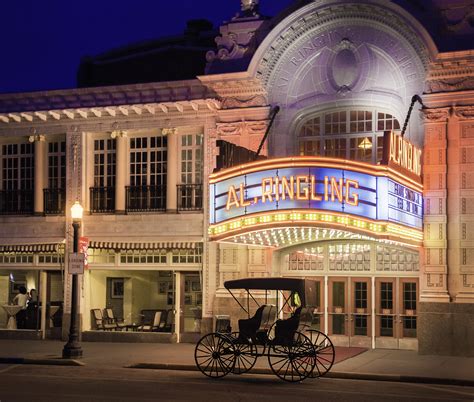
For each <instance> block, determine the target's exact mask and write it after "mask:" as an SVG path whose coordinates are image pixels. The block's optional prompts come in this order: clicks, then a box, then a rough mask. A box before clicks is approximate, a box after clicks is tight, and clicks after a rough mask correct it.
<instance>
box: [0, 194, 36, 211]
mask: <svg viewBox="0 0 474 402" xmlns="http://www.w3.org/2000/svg"><path fill="white" fill-rule="evenodd" d="M33 211H34V191H33V190H1V191H0V214H2V215H29V214H32V213H33Z"/></svg>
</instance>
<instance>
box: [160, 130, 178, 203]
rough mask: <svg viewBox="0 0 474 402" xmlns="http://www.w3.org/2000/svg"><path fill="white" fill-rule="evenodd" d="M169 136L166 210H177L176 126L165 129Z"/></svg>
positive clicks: (164, 131)
mask: <svg viewBox="0 0 474 402" xmlns="http://www.w3.org/2000/svg"><path fill="white" fill-rule="evenodd" d="M163 134H164V135H166V136H167V138H168V139H167V143H168V151H167V162H166V164H167V171H166V212H176V211H177V209H178V208H177V201H178V200H177V187H176V186H177V185H178V171H179V166H178V130H177V129H176V128H169V129H163Z"/></svg>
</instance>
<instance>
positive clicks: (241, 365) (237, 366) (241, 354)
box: [230, 332, 257, 374]
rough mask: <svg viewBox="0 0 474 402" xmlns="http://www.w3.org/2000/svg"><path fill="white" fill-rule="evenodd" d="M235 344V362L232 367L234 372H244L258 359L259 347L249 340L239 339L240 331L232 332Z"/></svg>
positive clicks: (231, 335)
mask: <svg viewBox="0 0 474 402" xmlns="http://www.w3.org/2000/svg"><path fill="white" fill-rule="evenodd" d="M230 337H231V339H232V344H233V345H234V356H235V363H234V367H233V369H232V373H234V374H244V373H246V372H248V371H250V369H251V368H252V367H253V366H254V365H255V362H256V361H257V347H256V346H255V345H254V344H253V343H250V342H249V341H247V340H242V339H239V333H238V332H232V333H231V334H230Z"/></svg>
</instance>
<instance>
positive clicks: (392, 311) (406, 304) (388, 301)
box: [375, 278, 418, 349]
mask: <svg viewBox="0 0 474 402" xmlns="http://www.w3.org/2000/svg"><path fill="white" fill-rule="evenodd" d="M375 287H376V292H375V300H376V306H375V314H376V323H375V328H376V330H375V347H376V348H388V349H416V348H417V339H416V324H417V322H416V321H417V317H416V305H417V300H418V281H417V279H415V278H410V279H408V278H398V279H396V278H377V279H376V281H375Z"/></svg>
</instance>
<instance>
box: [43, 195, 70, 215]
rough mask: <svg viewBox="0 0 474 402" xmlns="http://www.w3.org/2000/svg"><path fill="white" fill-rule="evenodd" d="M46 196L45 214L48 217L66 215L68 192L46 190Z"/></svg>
mask: <svg viewBox="0 0 474 402" xmlns="http://www.w3.org/2000/svg"><path fill="white" fill-rule="evenodd" d="M43 196H44V198H43V199H44V213H45V214H46V215H61V214H64V211H65V208H66V191H65V189H64V188H45V189H43Z"/></svg>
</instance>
